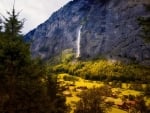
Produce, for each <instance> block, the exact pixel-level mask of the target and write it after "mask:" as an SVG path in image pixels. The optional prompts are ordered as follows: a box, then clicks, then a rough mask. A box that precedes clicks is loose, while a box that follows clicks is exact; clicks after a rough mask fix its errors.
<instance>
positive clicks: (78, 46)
mask: <svg viewBox="0 0 150 113" xmlns="http://www.w3.org/2000/svg"><path fill="white" fill-rule="evenodd" d="M81 29H82V26H80V27H79V29H78V35H77V52H76V58H78V57H80V42H81Z"/></svg>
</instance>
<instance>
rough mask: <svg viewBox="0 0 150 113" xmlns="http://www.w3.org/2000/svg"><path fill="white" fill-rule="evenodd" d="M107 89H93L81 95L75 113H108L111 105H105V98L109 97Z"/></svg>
mask: <svg viewBox="0 0 150 113" xmlns="http://www.w3.org/2000/svg"><path fill="white" fill-rule="evenodd" d="M108 92H109V89H107V88H106V87H102V88H93V89H89V90H88V91H85V92H83V93H81V95H80V97H81V99H80V101H79V102H78V103H77V104H76V109H75V110H74V113H106V112H107V111H108V110H109V108H110V105H108V104H105V103H104V99H103V96H106V95H108V94H107V93H108Z"/></svg>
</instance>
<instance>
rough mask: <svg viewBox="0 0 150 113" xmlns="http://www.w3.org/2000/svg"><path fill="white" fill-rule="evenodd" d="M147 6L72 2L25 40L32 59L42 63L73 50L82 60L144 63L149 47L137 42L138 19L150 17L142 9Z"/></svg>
mask: <svg viewBox="0 0 150 113" xmlns="http://www.w3.org/2000/svg"><path fill="white" fill-rule="evenodd" d="M148 4H150V1H149V0H74V1H71V2H69V3H68V4H67V5H65V6H64V7H63V8H61V9H60V10H58V11H57V12H55V13H54V14H53V15H52V16H51V17H50V18H49V19H48V20H47V21H46V22H45V23H43V24H41V25H39V26H38V27H37V28H36V29H34V30H32V31H31V32H29V33H28V34H27V35H26V36H25V39H26V40H31V41H32V44H31V52H32V55H33V57H36V56H40V57H41V58H43V59H49V58H52V57H53V56H56V55H61V53H62V52H63V51H65V50H67V49H72V51H73V53H74V54H75V56H78V57H81V58H96V57H101V56H105V57H107V58H117V59H134V60H136V61H139V62H147V61H149V60H150V44H147V43H145V42H144V40H143V39H142V38H140V36H139V34H140V29H141V28H140V26H139V25H138V21H137V18H138V17H141V16H148V15H150V12H149V11H146V8H145V6H146V5H148ZM79 33H80V34H79ZM79 36H80V42H79ZM79 44H80V45H79ZM79 51H80V55H79ZM77 54H78V55H77Z"/></svg>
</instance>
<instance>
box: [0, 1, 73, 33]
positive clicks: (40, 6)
mask: <svg viewBox="0 0 150 113" xmlns="http://www.w3.org/2000/svg"><path fill="white" fill-rule="evenodd" d="M13 1H14V0H0V14H2V15H4V16H6V11H11V9H12V5H13ZM69 1H71V0H16V3H15V9H16V11H18V12H19V11H21V13H20V18H25V20H26V21H25V24H24V28H23V30H22V31H23V33H24V34H25V33H27V32H28V31H29V30H31V29H33V28H35V27H37V25H39V24H41V23H43V22H44V21H45V20H47V19H48V18H49V17H50V15H51V14H52V13H53V12H55V11H57V10H58V9H59V8H61V7H62V6H63V5H65V4H66V3H67V2H69Z"/></svg>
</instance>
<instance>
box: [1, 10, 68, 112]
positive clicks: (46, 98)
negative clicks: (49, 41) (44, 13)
mask: <svg viewBox="0 0 150 113" xmlns="http://www.w3.org/2000/svg"><path fill="white" fill-rule="evenodd" d="M8 14H9V17H8V18H5V21H4V32H3V33H1V34H0V113H58V109H59V108H61V107H62V109H63V110H61V112H59V113H64V112H65V109H66V106H65V104H64V102H65V100H63V101H59V100H62V99H61V98H57V96H54V95H56V93H57V91H55V92H54V93H49V92H53V90H52V89H49V88H50V87H49V86H50V85H52V86H54V87H53V88H54V89H57V85H56V82H51V81H50V79H51V77H50V76H49V77H48V74H46V73H45V72H46V70H45V66H44V64H43V63H42V62H41V61H40V60H32V59H31V58H30V51H29V45H28V44H26V43H24V41H23V36H22V35H21V34H20V33H21V32H20V30H21V28H22V26H23V22H22V21H19V20H18V14H16V13H15V9H14V8H13V10H12V12H11V13H10V12H8ZM2 34H3V35H2ZM58 102H59V104H61V106H57V104H58ZM56 107H59V108H56Z"/></svg>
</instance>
